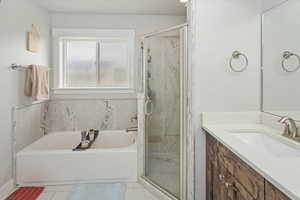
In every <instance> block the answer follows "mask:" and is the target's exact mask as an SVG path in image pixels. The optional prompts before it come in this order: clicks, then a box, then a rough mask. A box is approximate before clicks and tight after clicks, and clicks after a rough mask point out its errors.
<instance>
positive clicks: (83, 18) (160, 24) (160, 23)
mask: <svg viewBox="0 0 300 200" xmlns="http://www.w3.org/2000/svg"><path fill="white" fill-rule="evenodd" d="M185 22H186V17H185V16H163V15H162V16H156V15H96V14H94V15H93V14H64V13H56V14H52V26H53V27H54V28H89V29H134V30H135V32H136V49H135V51H136V52H135V55H136V60H135V68H136V76H138V79H137V83H136V84H137V88H141V87H140V86H141V76H140V74H141V67H140V64H139V63H140V62H139V59H140V56H139V55H140V39H141V37H142V36H143V35H144V34H146V33H151V32H154V31H157V30H160V29H164V28H168V27H171V26H174V25H178V24H182V23H185Z"/></svg>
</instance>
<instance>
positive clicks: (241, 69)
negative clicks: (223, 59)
mask: <svg viewBox="0 0 300 200" xmlns="http://www.w3.org/2000/svg"><path fill="white" fill-rule="evenodd" d="M240 57H242V58H244V59H245V65H244V66H243V67H242V68H240V69H236V68H235V67H234V66H233V64H232V61H233V60H234V59H239V58H240ZM248 64H249V61H248V58H247V56H246V55H245V54H243V53H241V52H239V51H234V52H233V53H232V56H231V58H230V62H229V66H230V69H231V70H232V71H234V72H243V71H245V70H246V69H247V67H248Z"/></svg>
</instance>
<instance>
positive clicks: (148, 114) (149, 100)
mask: <svg viewBox="0 0 300 200" xmlns="http://www.w3.org/2000/svg"><path fill="white" fill-rule="evenodd" d="M149 105H150V111H149V109H148V108H149ZM152 114H153V102H152V101H151V99H150V98H147V100H146V103H145V115H146V116H150V115H152Z"/></svg>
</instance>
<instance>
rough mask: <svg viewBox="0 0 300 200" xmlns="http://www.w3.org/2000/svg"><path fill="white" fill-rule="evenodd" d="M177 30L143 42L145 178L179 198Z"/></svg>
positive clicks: (179, 50)
mask: <svg viewBox="0 0 300 200" xmlns="http://www.w3.org/2000/svg"><path fill="white" fill-rule="evenodd" d="M181 33H182V32H181V30H180V29H175V30H172V31H167V32H163V33H159V34H157V35H153V36H150V37H147V38H146V39H145V41H144V42H145V51H146V52H145V55H146V56H145V59H146V61H145V63H146V67H145V73H146V74H145V92H146V103H145V107H146V108H145V110H146V111H145V115H146V118H145V154H146V155H145V176H146V178H147V179H149V180H150V181H151V182H152V183H154V184H155V185H157V186H159V187H160V188H162V189H164V190H166V191H167V192H169V193H170V194H172V195H173V196H175V197H177V198H180V191H181V188H180V187H181V185H180V182H181V128H182V127H181V126H182V125H181V124H182V123H181V116H182V109H181V108H182V101H181V99H182V98H181V88H182V87H181V86H182V85H181V83H182V81H181V72H182V70H181V64H182V59H183V58H182V49H183V47H182V42H181V37H180V36H181Z"/></svg>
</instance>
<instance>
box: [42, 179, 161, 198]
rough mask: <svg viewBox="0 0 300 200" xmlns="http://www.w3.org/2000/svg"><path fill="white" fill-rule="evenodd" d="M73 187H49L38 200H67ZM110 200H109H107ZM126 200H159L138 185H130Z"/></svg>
mask: <svg viewBox="0 0 300 200" xmlns="http://www.w3.org/2000/svg"><path fill="white" fill-rule="evenodd" d="M71 188H72V186H71V185H65V186H48V187H46V188H45V190H44V192H43V193H42V194H41V196H40V197H39V198H38V200H66V199H67V196H68V194H69V192H70V191H71ZM107 200H108V199H107ZM125 200H158V199H157V198H156V197H155V196H153V195H152V194H151V193H150V192H148V191H147V190H146V189H144V188H143V186H141V185H139V184H138V183H128V184H127V190H126V199H125Z"/></svg>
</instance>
